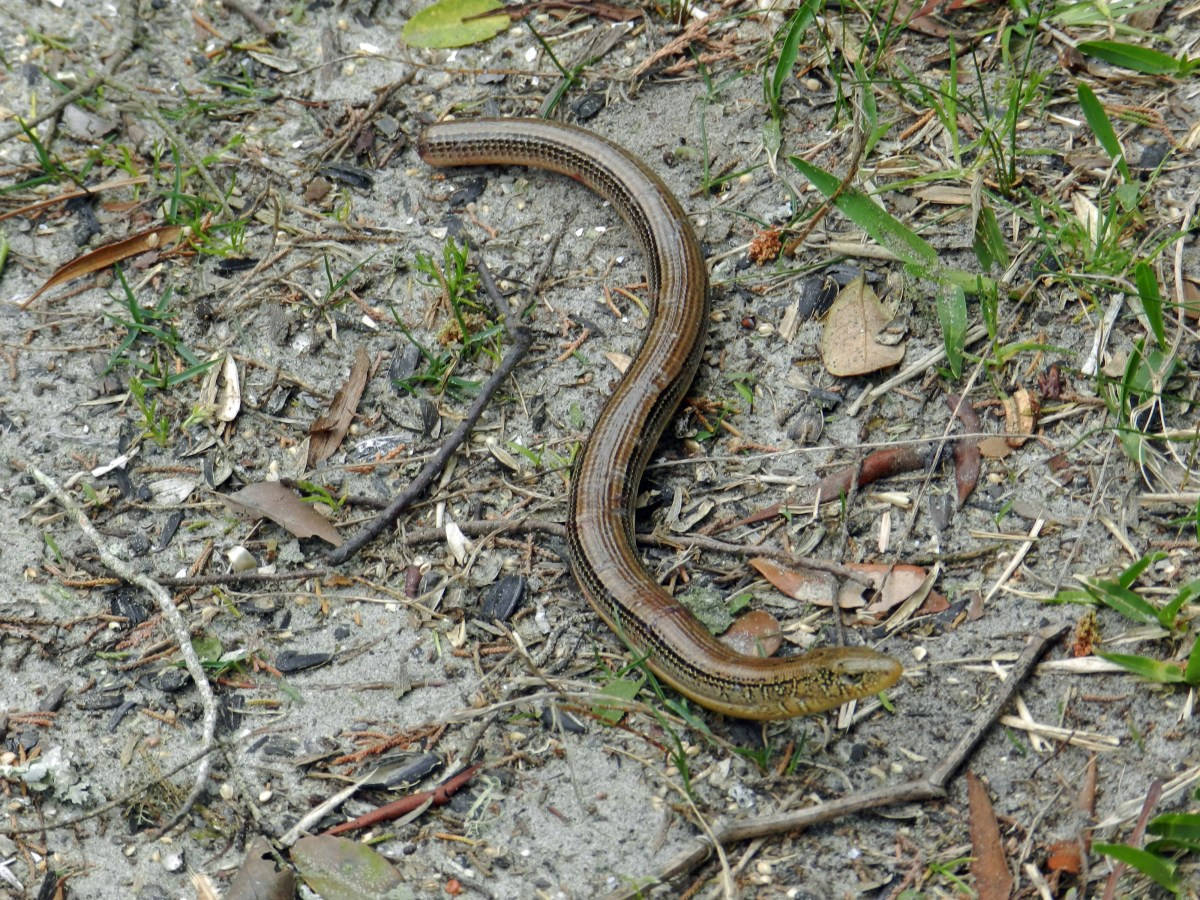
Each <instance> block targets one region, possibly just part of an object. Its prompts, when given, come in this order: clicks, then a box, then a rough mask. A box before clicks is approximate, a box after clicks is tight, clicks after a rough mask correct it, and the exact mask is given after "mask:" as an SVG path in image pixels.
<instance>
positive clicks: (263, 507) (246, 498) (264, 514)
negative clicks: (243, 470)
mask: <svg viewBox="0 0 1200 900" xmlns="http://www.w3.org/2000/svg"><path fill="white" fill-rule="evenodd" d="M221 499H223V500H224V501H225V503H226V504H227V505H228V506H229V507H230V509H232V510H233V511H234V512H238V513H241V514H242V515H247V516H253V517H254V518H261V519H270V520H271V521H272V522H274V523H275V524H276V525H278V526H279V527H280V528H283V529H285V530H287V531H289V532H291V533H292V534H294V535H295V536H296V537H298V538H306V537H313V536H316V537H319V538H321V540H323V541H326V542H327V543H329V544H332V545H333V546H334V547H338V546H340V545H341V543H342V536H341V535H340V534H338V532H337V529H336V528H334V527H333V523H332V522H330V521H329V520H328V519H326V518H325V517H324V516H322V515H321V514H320V513H318V512H317V511H316V510H315V509H313V508H312V507H311V506H310V505H309V504H307V503H305V502H304V501H303V500H301V499H300V498H299V497H298V496H297V495H296V492H295V491H293V490H291V489H290V488H287V487H284V486H283V485H282V484H280V483H279V482H278V481H259V482H255V483H254V484H248V485H246V486H245V487H244V488H242V489H241V490H240V491H238V492H237V493H234V494H225V495H223V496H222V498H221Z"/></svg>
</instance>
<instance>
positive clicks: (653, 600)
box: [418, 119, 900, 719]
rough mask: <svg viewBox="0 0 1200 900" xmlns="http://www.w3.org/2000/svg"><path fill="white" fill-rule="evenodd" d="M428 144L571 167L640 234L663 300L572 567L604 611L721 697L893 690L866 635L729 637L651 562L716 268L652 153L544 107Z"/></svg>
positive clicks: (586, 451)
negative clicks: (647, 558)
mask: <svg viewBox="0 0 1200 900" xmlns="http://www.w3.org/2000/svg"><path fill="white" fill-rule="evenodd" d="M418 149H419V152H420V154H421V158H422V159H424V160H425V161H426V162H427V163H429V164H430V165H434V166H464V165H516V166H530V167H533V168H539V169H550V170H552V171H555V172H561V173H562V174H564V175H568V176H570V177H571V178H574V179H576V180H577V181H581V182H582V183H583V184H585V185H587V186H588V187H589V188H591V189H592V190H593V191H595V192H596V193H598V194H599V195H600V196H602V197H604V198H605V199H607V200H609V201H610V202H611V203H612V204H613V206H614V207H616V209H617V211H618V212H619V213H620V214H621V217H622V218H623V219H624V220H625V221H626V223H628V225H629V226H630V227H631V228H632V229H633V231H634V233H635V234H636V235H637V238H638V242H639V244H640V245H641V249H642V252H643V254H644V256H645V260H646V270H647V274H648V279H649V286H650V296H651V300H652V303H653V307H652V309H651V311H650V324H649V327H648V328H647V330H646V333H645V336H644V337H643V339H642V344H641V348H640V349H639V350H638V352H637V353H636V354H635V355H634V358H633V362H632V363H631V364H630V366H629V368H628V370H627V371H626V372H625V374H624V376H623V377H622V378H621V380H620V382H619V383H618V385H617V387H616V389H615V390H614V391H613V393H612V396H610V397H609V399H608V401H607V402H606V403H605V404H604V408H603V409H602V410H601V412H600V416H599V418H598V419H597V420H596V425H595V427H594V428H593V429H592V433H591V435H590V437H589V438H588V440H587V443H586V444H585V446H584V448H583V450H582V451H581V453H580V455H579V458H578V460H577V461H576V464H575V470H574V472H573V474H572V478H571V492H570V508H569V513H568V518H567V535H568V540H569V544H570V551H571V561H572V568H573V570H574V572H575V577H576V579H577V580H578V582H579V586H580V588H581V589H582V590H583V593H584V595H585V596H586V597H587V599H588V601H589V602H590V603H591V605H592V607H593V608H594V609H595V610H596V612H597V613H599V615H600V617H601V618H602V619H604V621H605V622H606V623H607V624H608V625H609V627H611V628H612V629H613V630H614V631H616V632H617V633H618V634H620V635H622V636H624V638H625V640H626V641H628V643H629V644H630V645H631V646H632V647H634V648H635V649H636V650H637V651H638V652H641V653H644V654H646V662H647V664H648V665H649V666H650V668H651V669H652V670H653V671H654V672H655V674H657V675H658V676H659V677H660V678H662V679H663V680H664V681H666V682H667V683H668V684H670V685H672V686H673V687H674V688H676V689H677V690H678V691H679V692H680V693H682V694H685V695H686V696H688V697H691V698H692V699H693V700H695V701H696V702H698V703H700V704H701V705H703V706H706V707H708V708H709V709H713V710H716V711H718V712H722V713H726V714H728V715H731V716H739V717H742V718H748V719H782V718H788V717H790V716H799V715H807V714H810V713H815V712H820V711H822V710H826V709H830V708H832V707H835V706H839V705H840V704H842V703H845V702H847V701H849V700H853V699H855V698H858V697H863V696H866V695H869V694H873V693H876V692H878V691H881V690H883V689H885V688H887V687H889V686H891V685H892V684H894V683H895V682H896V680H897V679H898V678H899V677H900V664H899V663H898V662H896V661H895V660H894V659H892V658H891V657H888V656H884V655H882V654H880V653H876V652H875V651H873V650H868V649H865V648H851V647H836V648H834V647H830V648H821V649H817V650H813V651H810V652H808V653H806V654H804V655H802V656H792V657H785V658H782V659H764V658H759V657H751V656H743V655H741V654H738V653H735V652H733V651H732V650H730V649H729V648H727V647H726V646H725V645H724V644H722V643H721V642H720V641H718V640H716V639H715V638H714V637H713V636H712V635H711V634H710V633H709V632H708V630H707V629H706V628H705V627H704V626H703V625H701V624H700V622H698V621H697V620H696V619H695V618H694V617H693V616H692V615H691V613H689V612H688V611H687V610H686V609H684V607H682V606H681V605H680V604H679V603H678V602H676V600H675V599H674V598H673V597H672V596H671V595H670V594H668V593H667V592H666V591H665V590H664V589H663V588H662V587H661V586H660V585H659V584H658V583H657V582H656V581H655V580H654V579H653V578H652V577H651V576H650V574H649V573H648V572H647V571H646V569H645V567H644V566H643V565H642V562H641V560H640V558H639V557H638V554H637V549H636V547H635V545H634V538H633V505H634V500H635V498H636V497H637V488H638V483H639V482H640V481H641V478H642V472H643V470H644V469H645V467H646V463H647V461H648V460H649V457H650V454H651V452H652V451H653V449H654V447H655V445H656V444H657V443H658V440H659V438H660V437H661V436H662V433H663V429H664V428H666V426H667V423H668V422H669V421H670V419H671V416H672V415H674V413H675V410H676V408H677V407H678V406H679V402H680V401H681V400H682V399H683V396H684V393H685V392H686V391H687V389H688V387H689V386H690V385H691V382H692V378H693V376H694V375H695V374H696V367H697V366H698V364H699V361H700V354H701V353H702V352H703V349H704V340H705V331H706V322H707V319H708V277H707V271H706V269H705V267H704V258H703V256H702V255H701V253H700V248H699V245H698V244H697V243H696V237H695V235H694V234H693V233H692V228H691V225H690V224H689V222H688V220H687V217H686V215H685V214H684V212H683V209H682V208H681V207H680V205H679V202H678V201H677V200H676V199H675V197H674V196H673V195H672V194H671V192H670V190H669V189H668V188H667V187H666V185H664V184H663V183H662V181H661V180H660V179H659V178H658V176H656V175H655V174H654V173H653V172H652V171H651V170H650V169H649V168H648V167H647V166H646V165H645V164H644V163H643V162H641V161H640V160H639V159H637V158H636V157H634V156H632V155H631V154H629V153H628V152H627V151H625V150H623V149H621V148H620V147H618V146H616V145H615V144H613V143H611V142H609V141H607V140H605V139H604V138H601V137H599V136H597V135H595V134H592V133H591V132H588V131H585V130H583V129H580V128H575V127H571V126H567V125H560V124H556V123H553V122H548V121H545V120H542V119H475V120H466V121H454V122H444V123H441V124H438V125H433V126H431V127H430V128H429V129H427V130H426V131H425V133H424V134H423V135H422V137H421V140H420V144H419V148H418Z"/></svg>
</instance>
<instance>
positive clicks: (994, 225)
mask: <svg viewBox="0 0 1200 900" xmlns="http://www.w3.org/2000/svg"><path fill="white" fill-rule="evenodd" d="M974 249H975V258H976V259H978V260H979V265H980V266H981V267H982V268H983V270H984V271H990V270H991V269H992V267H993V266H1001V267H1004V266H1007V265H1008V248H1007V247H1005V246H1004V235H1003V234H1002V233H1001V231H1000V223H999V222H998V221H996V212H995V210H993V209H992V207H991V206H990V205H988V204H987V203H986V202H985V203H984V204H983V206H982V207H981V208H980V210H979V220H978V221H977V222H976V223H975V244H974Z"/></svg>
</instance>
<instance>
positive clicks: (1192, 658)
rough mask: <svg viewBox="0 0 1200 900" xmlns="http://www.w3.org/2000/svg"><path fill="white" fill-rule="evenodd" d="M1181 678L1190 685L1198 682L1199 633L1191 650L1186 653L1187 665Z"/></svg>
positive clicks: (1199, 676) (1199, 680) (1199, 675)
mask: <svg viewBox="0 0 1200 900" xmlns="http://www.w3.org/2000/svg"><path fill="white" fill-rule="evenodd" d="M1183 680H1184V681H1186V682H1187V683H1188V684H1190V685H1198V684H1200V635H1197V636H1196V642H1195V643H1194V644H1192V652H1191V653H1189V654H1188V661H1187V665H1186V666H1184V669H1183Z"/></svg>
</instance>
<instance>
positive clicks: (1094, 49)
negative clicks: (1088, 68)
mask: <svg viewBox="0 0 1200 900" xmlns="http://www.w3.org/2000/svg"><path fill="white" fill-rule="evenodd" d="M1079 52H1080V53H1082V54H1083V55H1084V56H1094V57H1095V58H1096V59H1102V60H1104V61H1105V62H1106V63H1109V64H1111V65H1114V66H1120V67H1121V68H1122V69H1132V70H1133V71H1134V72H1141V73H1143V74H1145V75H1186V74H1187V73H1188V71H1190V70H1191V69H1193V68H1195V67H1196V66H1197V64H1200V63H1198V61H1197V60H1194V59H1189V60H1179V59H1176V58H1175V57H1173V56H1167V54H1165V53H1160V52H1159V51H1158V50H1151V49H1150V48H1149V47H1139V46H1138V45H1137V44H1126V43H1124V42H1122V41H1082V42H1080V44H1079Z"/></svg>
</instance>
